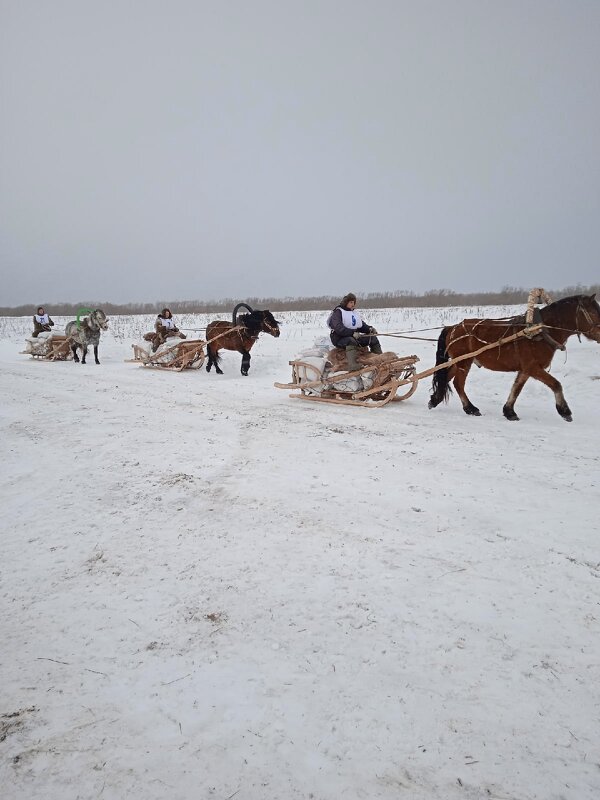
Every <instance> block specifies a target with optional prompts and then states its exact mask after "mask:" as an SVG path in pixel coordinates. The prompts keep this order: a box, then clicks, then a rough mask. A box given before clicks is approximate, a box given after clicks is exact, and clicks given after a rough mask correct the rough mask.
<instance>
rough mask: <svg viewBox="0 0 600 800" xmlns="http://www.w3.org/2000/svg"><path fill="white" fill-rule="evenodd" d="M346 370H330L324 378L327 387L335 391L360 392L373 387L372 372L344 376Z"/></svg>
mask: <svg viewBox="0 0 600 800" xmlns="http://www.w3.org/2000/svg"><path fill="white" fill-rule="evenodd" d="M346 374H347V373H346V372H332V373H331V374H329V375H327V377H326V378H325V380H326V382H327V388H328V389H332V390H333V391H335V392H362V391H363V390H366V389H371V388H372V387H373V373H372V372H366V373H365V374H364V375H356V376H355V377H353V378H346V377H345V375H346Z"/></svg>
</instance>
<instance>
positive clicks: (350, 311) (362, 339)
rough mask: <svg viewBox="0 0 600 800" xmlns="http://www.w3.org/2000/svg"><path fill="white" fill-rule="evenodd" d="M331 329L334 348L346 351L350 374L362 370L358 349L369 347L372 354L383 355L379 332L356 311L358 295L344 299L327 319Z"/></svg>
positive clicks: (348, 295) (351, 295)
mask: <svg viewBox="0 0 600 800" xmlns="http://www.w3.org/2000/svg"><path fill="white" fill-rule="evenodd" d="M327 324H328V326H329V327H330V328H331V333H330V335H329V337H330V339H331V342H332V344H333V346H334V347H340V348H342V349H345V350H346V358H347V360H348V369H349V371H350V372H352V371H354V370H357V369H360V368H361V365H360V364H359V363H358V348H359V347H368V348H369V350H370V351H371V352H372V353H378V354H380V353H381V345H380V344H379V339H378V338H377V336H376V335H375V334H376V333H377V331H376V330H375V328H372V327H371V326H370V325H367V323H366V322H363V319H362V317H361V316H360V314H359V313H358V311H356V295H354V294H352V292H350V293H349V294H347V295H346V296H345V297H343V298H342V300H341V302H340V303H339V305H337V306H336V307H335V308H334V309H333V311H332V312H331V314H330V315H329V317H328V319H327Z"/></svg>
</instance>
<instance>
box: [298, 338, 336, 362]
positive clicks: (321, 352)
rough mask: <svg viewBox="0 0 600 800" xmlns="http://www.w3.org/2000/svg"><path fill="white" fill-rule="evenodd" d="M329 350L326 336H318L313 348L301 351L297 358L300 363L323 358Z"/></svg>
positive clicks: (329, 343)
mask: <svg viewBox="0 0 600 800" xmlns="http://www.w3.org/2000/svg"><path fill="white" fill-rule="evenodd" d="M330 350H331V342H330V341H329V339H328V338H327V337H326V336H319V337H317V338H316V339H315V343H314V344H313V346H312V347H308V348H306V350H303V351H302V352H301V353H300V354H299V355H298V356H297V358H298V359H299V360H301V361H306V360H307V359H308V358H325V357H326V356H327V353H328V352H329V351H330Z"/></svg>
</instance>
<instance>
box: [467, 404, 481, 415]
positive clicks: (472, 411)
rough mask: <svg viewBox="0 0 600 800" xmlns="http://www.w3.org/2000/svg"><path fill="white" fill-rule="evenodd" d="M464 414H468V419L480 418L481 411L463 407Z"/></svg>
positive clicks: (475, 408) (471, 407) (475, 407)
mask: <svg viewBox="0 0 600 800" xmlns="http://www.w3.org/2000/svg"><path fill="white" fill-rule="evenodd" d="M464 412H465V414H468V415H469V416H470V417H480V416H481V411H480V410H479V409H478V408H477V406H473V405H469V406H465V407H464Z"/></svg>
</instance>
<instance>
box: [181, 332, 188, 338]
mask: <svg viewBox="0 0 600 800" xmlns="http://www.w3.org/2000/svg"><path fill="white" fill-rule="evenodd" d="M179 338H180V339H187V336H186V335H185V333H180V334H179Z"/></svg>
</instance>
